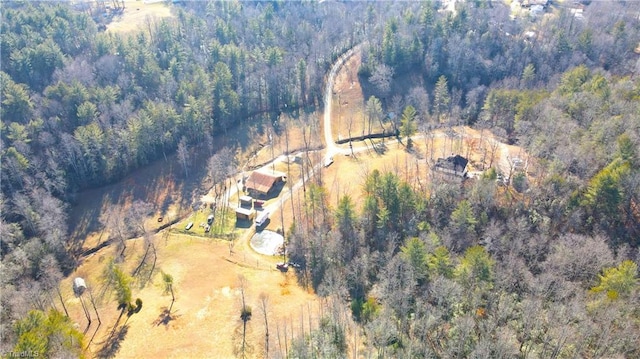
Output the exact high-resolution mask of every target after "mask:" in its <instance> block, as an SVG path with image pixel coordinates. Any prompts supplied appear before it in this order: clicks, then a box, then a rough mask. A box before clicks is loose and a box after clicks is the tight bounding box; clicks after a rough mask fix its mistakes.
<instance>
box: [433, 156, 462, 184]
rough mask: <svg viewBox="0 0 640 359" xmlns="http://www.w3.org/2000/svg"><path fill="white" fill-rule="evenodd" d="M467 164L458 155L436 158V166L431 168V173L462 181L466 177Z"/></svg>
mask: <svg viewBox="0 0 640 359" xmlns="http://www.w3.org/2000/svg"><path fill="white" fill-rule="evenodd" d="M468 163H469V160H467V159H466V158H464V157H462V156H460V155H455V156H449V157H447V158H438V160H437V161H436V164H435V165H434V166H433V171H434V173H439V174H443V175H445V176H446V177H450V178H455V179H460V180H462V179H464V178H466V177H467V164H468Z"/></svg>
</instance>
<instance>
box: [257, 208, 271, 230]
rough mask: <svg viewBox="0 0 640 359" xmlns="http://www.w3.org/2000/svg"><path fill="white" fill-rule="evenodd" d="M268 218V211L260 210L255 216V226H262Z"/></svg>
mask: <svg viewBox="0 0 640 359" xmlns="http://www.w3.org/2000/svg"><path fill="white" fill-rule="evenodd" d="M268 219H269V211H264V212H260V214H259V215H258V217H256V227H260V226H263V225H264V224H265V223H267V220H268Z"/></svg>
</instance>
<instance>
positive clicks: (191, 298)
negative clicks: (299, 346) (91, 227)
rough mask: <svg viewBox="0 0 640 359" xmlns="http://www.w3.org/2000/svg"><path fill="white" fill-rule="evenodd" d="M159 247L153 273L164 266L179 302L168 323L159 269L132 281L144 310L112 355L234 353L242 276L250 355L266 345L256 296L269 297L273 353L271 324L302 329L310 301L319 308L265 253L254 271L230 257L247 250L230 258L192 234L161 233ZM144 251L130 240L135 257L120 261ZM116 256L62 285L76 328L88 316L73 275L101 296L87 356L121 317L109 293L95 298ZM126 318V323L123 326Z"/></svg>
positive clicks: (90, 264)
mask: <svg viewBox="0 0 640 359" xmlns="http://www.w3.org/2000/svg"><path fill="white" fill-rule="evenodd" d="M156 245H157V246H158V263H157V268H158V272H159V269H162V270H163V271H164V272H166V273H169V274H171V275H172V276H173V278H174V283H175V284H174V288H175V291H176V302H175V304H174V306H173V310H172V313H171V318H170V320H166V318H165V317H164V315H166V308H167V307H168V306H169V304H170V302H171V296H170V295H167V294H165V295H163V294H162V291H163V290H162V283H161V278H160V276H159V275H157V273H158V272H157V273H156V275H155V276H154V277H153V281H152V282H151V283H149V284H147V286H146V287H144V288H142V289H140V288H139V287H138V286H137V285H136V283H134V284H133V285H132V287H133V298H138V297H139V298H141V299H142V301H143V309H142V310H141V311H140V313H138V314H134V315H133V316H132V317H131V318H130V319H129V321H128V323H127V324H128V326H129V328H128V333H127V335H126V337H125V340H124V341H122V342H121V343H120V345H121V347H120V349H119V351H118V352H117V357H119V358H164V357H173V358H205V357H207V358H231V357H233V356H234V348H235V346H236V344H237V342H238V338H239V337H238V335H239V332H238V328H239V326H240V323H241V321H240V294H239V293H240V292H239V285H240V280H239V278H240V276H242V277H244V278H245V279H246V283H247V285H246V288H245V293H246V298H247V301H248V304H249V305H250V306H251V307H252V309H253V317H252V319H251V320H250V321H249V323H248V328H249V334H248V337H247V340H248V343H249V344H250V346H251V347H252V349H253V350H252V355H250V356H249V357H261V353H262V350H263V344H262V343H263V339H264V321H263V318H262V315H261V312H260V310H259V309H258V308H259V296H260V294H261V293H266V294H267V295H268V297H269V305H268V311H269V312H268V315H269V321H270V331H271V336H272V338H271V344H272V348H271V350H273V351H275V350H277V344H278V343H277V336H276V334H275V333H276V325H280V326H281V327H280V330H282V325H283V323H284V322H285V321H290V320H291V319H292V318H293V321H292V323H294V325H293V327H294V330H295V331H300V330H301V329H300V326H299V317H300V316H301V315H304V317H305V318H306V317H307V315H308V313H307V310H308V309H307V306H308V305H311V307H312V308H317V299H316V297H315V296H314V295H312V294H309V293H307V292H306V291H305V290H303V289H302V288H300V287H299V286H297V285H296V284H295V283H296V280H295V278H294V273H293V272H289V273H287V274H283V273H280V272H279V271H276V270H275V268H274V266H273V265H267V264H264V262H266V263H268V264H270V263H271V262H274V261H275V259H271V258H268V257H265V258H264V259H263V260H262V261H263V262H261V263H260V264H259V265H260V268H258V269H255V268H251V267H250V266H249V265H237V264H234V263H232V262H230V261H229V260H235V259H238V261H240V262H242V261H243V258H242V256H243V255H244V254H242V253H239V254H233V255H231V256H229V247H228V244H227V243H226V242H220V241H207V240H203V239H198V238H194V237H190V236H175V235H171V236H169V237H168V238H167V239H166V240H165V239H164V238H161V237H158V238H157V239H156ZM142 250H143V248H142V243H139V242H135V241H133V242H132V243H131V245H130V248H129V249H128V251H127V256H128V258H131V259H132V260H128V261H127V263H126V264H125V266H124V267H125V268H126V269H127V270H128V271H129V270H131V269H132V268H133V267H134V266H135V264H136V261H135V260H133V259H137V258H138V257H139V256H140V255H141V254H142ZM113 255H114V253H113V248H107V249H105V250H103V251H100V252H98V253H97V254H96V255H94V256H92V257H90V258H88V259H87V260H86V261H85V262H84V263H83V264H82V265H81V266H80V267H79V268H78V269H77V271H76V273H74V274H73V275H72V276H70V277H69V278H67V279H65V280H64V281H63V282H62V284H61V287H62V289H63V295H64V296H65V298H67V300H66V303H67V308H68V309H69V314H70V315H71V318H72V319H73V320H74V321H75V322H77V323H79V324H80V329H81V330H82V329H84V326H86V323H87V320H86V318H85V315H84V313H83V311H82V307H81V304H80V300H79V299H77V298H75V297H73V295H72V292H71V281H72V278H74V277H75V276H82V277H84V278H85V279H86V281H87V283H88V285H89V286H90V287H91V288H93V294H94V296H95V297H96V298H97V299H98V302H99V303H98V311H99V313H100V318H101V319H102V323H103V325H102V326H101V328H100V330H99V331H98V332H97V334H96V336H95V339H94V341H93V343H92V344H91V345H90V347H89V351H90V353H91V354H90V355H91V356H94V355H95V354H96V353H97V352H98V351H99V350H100V349H101V346H102V344H101V343H103V342H104V341H105V339H106V337H107V336H108V334H109V332H110V329H111V326H112V325H113V323H114V322H115V320H116V318H117V316H118V314H119V313H118V311H117V309H116V303H115V299H114V298H113V296H109V295H108V294H105V295H104V296H102V295H100V293H101V292H102V291H101V286H102V285H101V279H100V273H101V272H102V269H103V267H104V265H105V264H106V263H107V262H108V260H109V258H110V257H111V256H113ZM236 256H237V257H239V258H236ZM249 261H250V260H247V262H249ZM107 293H108V292H107ZM85 296H86V295H85ZM89 303H90V302H89V301H88V300H85V304H86V305H88V306H89V307H90V304H89ZM90 312H91V314H92V317H93V318H94V323H93V324H92V326H91V327H90V328H89V330H88V331H87V336H88V338H90V337H91V335H92V334H93V332H94V331H95V327H96V324H97V321H96V319H95V313H94V312H93V309H90ZM315 312H317V309H314V310H312V315H313V313H315ZM316 314H317V313H316ZM162 319H165V320H162ZM123 322H124V320H123V321H122V322H121V324H122V323H123ZM289 330H290V329H289ZM307 330H308V328H307Z"/></svg>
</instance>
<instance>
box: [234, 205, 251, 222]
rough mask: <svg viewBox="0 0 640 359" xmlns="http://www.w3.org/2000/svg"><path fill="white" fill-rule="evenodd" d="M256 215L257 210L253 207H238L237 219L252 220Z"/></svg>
mask: <svg viewBox="0 0 640 359" xmlns="http://www.w3.org/2000/svg"><path fill="white" fill-rule="evenodd" d="M255 215H256V211H254V210H253V209H251V208H244V207H238V208H236V219H238V220H242V221H252V220H253V218H254V217H255Z"/></svg>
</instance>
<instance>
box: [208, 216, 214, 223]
mask: <svg viewBox="0 0 640 359" xmlns="http://www.w3.org/2000/svg"><path fill="white" fill-rule="evenodd" d="M214 219H215V216H214V215H213V214H210V215H209V217H207V223H208V224H211V223H213V220H214Z"/></svg>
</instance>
